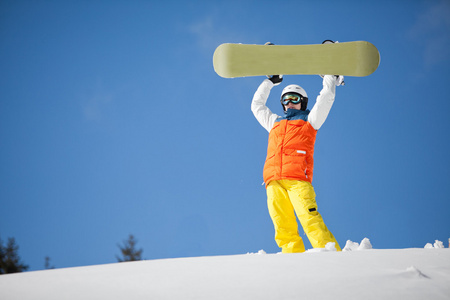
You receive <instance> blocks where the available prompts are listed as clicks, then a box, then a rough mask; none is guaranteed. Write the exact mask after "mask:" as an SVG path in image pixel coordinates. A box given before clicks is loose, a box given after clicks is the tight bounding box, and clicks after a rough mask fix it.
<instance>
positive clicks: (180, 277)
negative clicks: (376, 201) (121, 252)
mask: <svg viewBox="0 0 450 300" xmlns="http://www.w3.org/2000/svg"><path fill="white" fill-rule="evenodd" d="M369 245H370V241H369V240H363V241H362V242H361V244H358V243H354V242H351V241H350V242H347V245H346V247H347V246H348V247H347V249H351V250H346V251H343V252H337V251H333V250H332V248H334V247H331V246H332V245H329V246H328V247H326V248H325V249H322V250H323V251H308V252H306V253H295V254H267V253H266V252H265V251H264V250H260V251H258V253H251V254H250V253H248V254H244V255H233V256H214V257H193V258H176V259H160V260H149V261H138V262H126V263H116V264H108V265H98V266H90V267H78V268H67V269H54V270H45V271H36V272H25V273H17V274H9V275H0V299H2V300H15V299H20V300H27V299H45V300H60V299H65V300H75V299H76V300H79V299H83V300H90V299H108V300H114V299H127V300H134V299H169V300H172V299H173V300H175V299H176V300H179V299H183V300H185V299H188V300H189V299H200V300H202V299H208V300H210V299H214V300H216V299H227V300H228V299H233V300H234V299H237V300H239V299H246V300H247V299H250V300H251V299H255V300H265V299H270V300H272V299H346V300H347V299H349V300H352V299H355V300H356V299H357V300H361V299H366V300H367V299H383V300H394V299H395V300H398V299H408V300H419V299H420V300H422V299H433V300H440V299H449V295H450V285H449V284H448V283H449V282H450V249H448V248H446V249H442V248H434V250H432V251H430V250H427V249H423V248H422V249H420V248H419V249H395V250H380V249H371V245H370V247H369ZM327 248H328V250H327ZM366 249H371V250H369V251H366ZM329 250H331V251H329ZM360 250H365V251H360ZM249 254H250V255H249Z"/></svg>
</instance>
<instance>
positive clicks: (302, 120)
mask: <svg viewBox="0 0 450 300" xmlns="http://www.w3.org/2000/svg"><path fill="white" fill-rule="evenodd" d="M273 86H274V84H273V83H272V82H271V81H270V80H268V79H265V80H264V81H263V82H262V83H261V85H260V86H259V87H258V89H257V90H256V93H255V95H254V96H253V101H252V105H251V109H252V112H253V114H254V116H255V117H256V119H257V120H258V122H259V123H260V124H261V125H262V126H263V127H264V128H265V129H266V130H267V131H268V132H269V144H268V147H267V157H266V163H265V165H264V173H263V177H264V182H265V183H266V186H267V185H268V184H269V182H270V181H272V180H281V179H293V180H302V181H308V182H312V179H313V169H314V144H315V141H316V133H317V130H319V128H320V127H321V126H322V125H323V123H324V122H325V120H326V118H327V116H328V113H329V112H330V109H331V107H332V106H333V103H334V98H335V94H336V79H335V77H334V76H331V75H326V76H324V78H323V89H322V91H321V92H320V94H319V96H317V99H316V103H315V104H314V107H313V108H312V109H311V111H309V110H305V111H302V110H295V109H288V110H287V111H286V113H285V116H284V117H281V116H279V115H277V114H274V113H272V112H271V111H270V109H269V108H268V107H267V106H266V102H267V99H268V97H269V94H270V90H271V89H272V87H273Z"/></svg>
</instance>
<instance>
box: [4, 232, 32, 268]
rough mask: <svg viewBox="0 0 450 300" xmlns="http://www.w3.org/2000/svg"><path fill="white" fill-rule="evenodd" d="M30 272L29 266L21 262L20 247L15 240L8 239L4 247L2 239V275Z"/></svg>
mask: <svg viewBox="0 0 450 300" xmlns="http://www.w3.org/2000/svg"><path fill="white" fill-rule="evenodd" d="M26 270H28V266H27V265H25V264H23V263H22V262H21V261H20V257H19V246H18V245H16V240H15V239H14V238H8V243H7V244H6V245H5V246H4V245H3V241H2V239H1V238H0V274H9V273H18V272H23V271H26Z"/></svg>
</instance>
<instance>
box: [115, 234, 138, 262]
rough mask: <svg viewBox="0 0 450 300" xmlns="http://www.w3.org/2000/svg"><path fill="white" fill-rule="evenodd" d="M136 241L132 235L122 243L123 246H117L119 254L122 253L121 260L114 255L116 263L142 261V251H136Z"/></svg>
mask: <svg viewBox="0 0 450 300" xmlns="http://www.w3.org/2000/svg"><path fill="white" fill-rule="evenodd" d="M136 243H137V240H136V239H135V238H134V236H133V235H132V234H130V235H129V236H128V240H126V241H124V242H123V246H121V245H118V247H119V249H120V252H122V256H123V257H122V258H121V257H119V256H117V255H116V258H117V261H119V262H124V261H137V260H142V258H141V254H142V251H143V250H142V249H139V250H137V249H136Z"/></svg>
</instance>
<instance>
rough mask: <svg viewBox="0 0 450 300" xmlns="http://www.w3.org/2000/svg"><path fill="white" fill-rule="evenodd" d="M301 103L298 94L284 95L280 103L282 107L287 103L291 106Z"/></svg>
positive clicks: (300, 97)
mask: <svg viewBox="0 0 450 300" xmlns="http://www.w3.org/2000/svg"><path fill="white" fill-rule="evenodd" d="M301 101H302V96H300V95H299V94H290V93H287V94H286V95H284V96H283V98H281V103H282V104H283V105H288V104H289V102H291V103H292V104H298V103H300V102H301Z"/></svg>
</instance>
